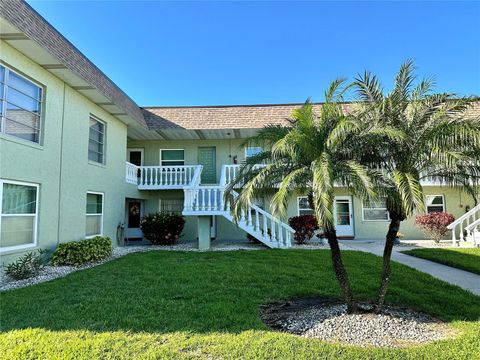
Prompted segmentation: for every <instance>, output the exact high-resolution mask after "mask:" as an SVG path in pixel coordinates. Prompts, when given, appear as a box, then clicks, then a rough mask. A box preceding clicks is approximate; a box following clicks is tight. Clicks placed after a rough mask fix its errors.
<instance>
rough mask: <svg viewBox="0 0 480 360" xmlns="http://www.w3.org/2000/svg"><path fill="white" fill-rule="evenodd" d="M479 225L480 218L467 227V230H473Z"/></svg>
mask: <svg viewBox="0 0 480 360" xmlns="http://www.w3.org/2000/svg"><path fill="white" fill-rule="evenodd" d="M477 226H480V218H479V219H477V220H475V221H474V222H473V223H471V224H470V225H468V226H466V227H465V230H467V231H468V232H472V231H473V230H475V228H476V227H477Z"/></svg>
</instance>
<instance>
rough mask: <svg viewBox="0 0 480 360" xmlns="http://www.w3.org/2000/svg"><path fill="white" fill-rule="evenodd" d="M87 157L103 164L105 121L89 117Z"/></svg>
mask: <svg viewBox="0 0 480 360" xmlns="http://www.w3.org/2000/svg"><path fill="white" fill-rule="evenodd" d="M88 159H89V160H91V161H94V162H97V163H100V164H105V123H104V122H103V121H100V120H97V119H95V118H94V117H90V132H89V140H88Z"/></svg>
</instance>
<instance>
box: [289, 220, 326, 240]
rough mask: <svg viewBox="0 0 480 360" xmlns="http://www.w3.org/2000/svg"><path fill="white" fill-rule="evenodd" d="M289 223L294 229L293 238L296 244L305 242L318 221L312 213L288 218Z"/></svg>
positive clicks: (316, 228) (312, 232) (313, 231)
mask: <svg viewBox="0 0 480 360" xmlns="http://www.w3.org/2000/svg"><path fill="white" fill-rule="evenodd" d="M288 223H289V225H290V226H291V227H292V228H293V230H295V234H293V239H294V240H295V242H296V243H297V244H305V243H306V242H307V241H308V240H310V239H311V238H312V237H313V234H314V233H315V230H318V229H319V227H318V222H317V219H316V218H315V216H313V215H300V216H294V217H291V218H290V219H288Z"/></svg>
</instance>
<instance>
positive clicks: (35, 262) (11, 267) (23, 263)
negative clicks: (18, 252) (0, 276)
mask: <svg viewBox="0 0 480 360" xmlns="http://www.w3.org/2000/svg"><path fill="white" fill-rule="evenodd" d="M47 254H48V251H47V250H37V251H31V252H29V253H26V254H24V255H22V256H20V257H19V258H18V259H17V260H16V261H14V262H13V263H11V264H8V265H7V266H5V274H7V275H8V276H10V277H11V278H13V279H15V280H22V279H28V278H31V277H33V276H36V275H38V274H39V273H40V271H41V270H42V269H43V268H44V267H45V263H46V257H47Z"/></svg>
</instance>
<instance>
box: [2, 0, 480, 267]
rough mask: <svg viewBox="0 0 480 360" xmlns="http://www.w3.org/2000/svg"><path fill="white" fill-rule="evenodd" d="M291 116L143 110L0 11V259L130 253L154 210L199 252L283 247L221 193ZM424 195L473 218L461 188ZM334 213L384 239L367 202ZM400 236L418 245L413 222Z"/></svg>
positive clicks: (298, 206)
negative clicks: (241, 244) (177, 221)
mask: <svg viewBox="0 0 480 360" xmlns="http://www.w3.org/2000/svg"><path fill="white" fill-rule="evenodd" d="M299 106H300V104H289V105H252V106H247V105H246V106H212V107H149V108H140V107H139V106H138V105H137V104H135V102H134V101H133V100H132V99H130V98H129V97H128V95H126V94H125V93H124V92H123V91H122V90H121V89H120V88H119V87H118V86H117V85H115V84H114V83H113V82H112V81H111V80H110V79H109V78H108V77H107V76H105V75H104V74H103V73H102V72H101V71H100V70H99V69H98V68H97V67H96V66H95V65H94V64H93V63H92V62H91V61H89V60H88V59H87V58H86V57H85V56H84V55H83V54H82V53H81V52H80V51H79V50H77V49H76V48H75V47H74V46H73V45H72V44H71V43H70V42H69V41H68V40H67V39H65V38H64V37H63V36H62V35H61V34H60V33H59V32H58V31H56V30H55V29H54V28H53V27H52V26H51V25H50V24H48V23H47V22H46V20H45V19H43V18H42V17H41V16H40V15H39V14H38V13H36V12H35V11H34V10H33V9H32V8H31V7H30V6H29V5H28V4H26V3H25V2H23V1H2V2H1V3H0V199H1V202H2V206H1V209H0V210H1V211H0V254H1V255H2V261H3V262H8V261H9V259H11V258H13V257H15V256H18V254H21V253H22V252H25V251H28V250H32V249H35V248H50V249H52V248H54V247H55V246H56V245H57V244H58V243H60V242H66V241H72V240H79V239H82V238H85V237H89V236H95V235H105V236H109V237H111V238H112V239H113V240H114V243H115V245H119V246H122V245H124V244H125V242H124V238H126V239H127V240H128V242H129V243H136V242H137V241H140V240H141V239H142V233H141V230H140V228H139V224H140V219H141V217H142V216H143V215H144V214H146V213H150V212H156V211H175V212H179V213H183V214H184V215H185V216H186V219H187V221H186V228H185V234H184V238H185V239H186V240H192V241H195V240H196V239H197V238H198V239H199V244H200V246H201V247H204V248H207V247H208V246H209V242H210V239H211V238H219V239H232V240H235V239H238V240H244V239H245V236H246V232H248V233H250V234H252V235H255V236H257V237H259V238H261V240H262V241H263V242H264V243H265V244H266V245H268V246H270V247H288V246H289V244H290V241H291V233H292V229H291V228H290V227H289V226H288V225H287V224H286V219H277V218H275V217H273V216H272V215H271V214H270V213H269V210H268V200H263V201H262V202H261V203H259V204H258V206H252V208H251V209H250V211H248V212H247V213H246V214H245V217H244V219H242V221H240V222H239V223H235V222H234V221H233V219H232V217H231V215H230V212H229V211H228V205H229V204H228V201H227V203H225V197H224V189H225V186H226V184H228V182H229V181H231V179H232V178H233V177H234V176H235V173H236V171H238V167H239V164H241V163H242V161H244V159H245V158H246V157H248V156H250V155H252V154H255V153H256V152H258V151H259V150H260V149H259V148H256V147H241V146H240V144H241V143H242V141H243V140H244V139H245V138H247V137H248V136H250V135H252V134H254V133H255V132H256V131H257V130H258V129H260V128H262V127H263V126H265V125H267V124H278V123H284V122H285V121H286V120H285V119H287V118H289V117H290V115H291V112H292V110H293V109H294V108H296V107H299ZM319 106H320V105H319ZM476 109H477V110H479V112H480V107H477V108H476ZM477 110H475V111H477ZM425 188H426V193H427V194H428V195H427V199H426V200H427V204H428V206H427V209H428V211H448V212H450V213H452V214H454V215H455V216H456V217H460V216H462V215H463V214H464V213H466V212H468V211H470V212H471V211H472V209H474V201H473V199H472V198H471V197H469V196H468V195H466V194H463V193H462V192H461V191H460V190H458V189H451V188H447V187H442V186H436V185H435V184H426V186H425ZM231 196H235V194H231ZM477 210H478V207H477ZM335 211H336V219H337V228H338V232H339V235H340V236H343V237H345V238H351V239H382V238H384V235H385V232H386V228H387V226H388V214H387V212H386V209H385V206H384V205H383V204H382V203H381V202H379V203H377V204H365V203H362V201H361V200H360V199H357V198H354V197H352V196H351V195H349V193H348V191H347V190H345V189H342V188H338V189H337V198H336V206H335ZM309 212H311V209H309V208H308V202H307V201H306V198H305V196H304V194H300V193H298V194H297V193H292V194H291V201H290V205H289V208H288V216H293V215H298V214H305V213H309ZM475 216H477V215H475ZM402 232H404V233H405V236H406V237H407V238H422V234H421V233H420V232H419V231H418V230H417V229H416V228H415V226H414V225H413V219H409V220H408V221H407V222H406V225H405V226H404V228H403V229H402Z"/></svg>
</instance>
